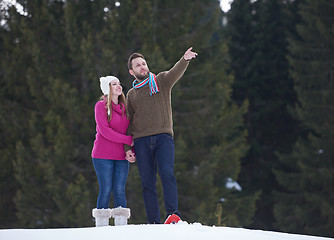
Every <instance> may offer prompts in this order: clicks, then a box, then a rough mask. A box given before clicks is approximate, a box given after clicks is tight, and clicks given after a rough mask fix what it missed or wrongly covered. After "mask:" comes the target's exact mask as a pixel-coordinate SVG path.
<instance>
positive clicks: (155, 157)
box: [134, 134, 179, 223]
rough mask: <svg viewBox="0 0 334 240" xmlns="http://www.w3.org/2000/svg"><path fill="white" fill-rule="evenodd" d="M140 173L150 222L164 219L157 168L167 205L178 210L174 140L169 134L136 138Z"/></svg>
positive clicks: (172, 211)
mask: <svg viewBox="0 0 334 240" xmlns="http://www.w3.org/2000/svg"><path fill="white" fill-rule="evenodd" d="M134 144H135V145H134V148H135V152H136V158H137V164H138V169H139V174H140V177H141V182H142V188H143V195H144V201H145V208H146V214H147V219H148V223H160V211H159V203H158V196H157V192H156V182H157V170H158V171H159V176H160V179H161V183H162V187H163V195H164V201H165V208H166V211H167V215H168V214H172V213H175V212H177V213H178V214H179V212H178V196H177V187H176V179H175V177H174V140H173V137H172V136H171V135H169V134H157V135H153V136H147V137H141V138H136V139H135V140H134Z"/></svg>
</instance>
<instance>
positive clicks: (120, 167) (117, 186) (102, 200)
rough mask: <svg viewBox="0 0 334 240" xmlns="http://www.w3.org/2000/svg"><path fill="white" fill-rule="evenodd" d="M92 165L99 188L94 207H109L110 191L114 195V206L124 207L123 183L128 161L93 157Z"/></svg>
mask: <svg viewBox="0 0 334 240" xmlns="http://www.w3.org/2000/svg"><path fill="white" fill-rule="evenodd" d="M93 165H94V168H95V172H96V175H97V180H98V181H99V189H100V191H99V196H98V199H97V206H96V208H98V209H101V208H105V209H107V208H109V201H110V197H111V193H112V194H113V197H114V207H115V208H116V207H119V206H121V207H124V208H126V197H125V184H126V179H127V177H128V173H129V162H128V161H127V160H109V159H100V158H93Z"/></svg>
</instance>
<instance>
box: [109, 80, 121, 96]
mask: <svg viewBox="0 0 334 240" xmlns="http://www.w3.org/2000/svg"><path fill="white" fill-rule="evenodd" d="M110 86H111V90H110V93H111V95H115V96H119V95H121V94H122V90H123V88H122V86H121V83H120V82H119V80H112V81H111V82H110Z"/></svg>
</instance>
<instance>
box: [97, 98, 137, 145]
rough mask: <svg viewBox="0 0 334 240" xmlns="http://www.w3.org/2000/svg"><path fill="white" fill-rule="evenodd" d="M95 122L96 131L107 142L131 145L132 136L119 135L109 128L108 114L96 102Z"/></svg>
mask: <svg viewBox="0 0 334 240" xmlns="http://www.w3.org/2000/svg"><path fill="white" fill-rule="evenodd" d="M95 121H96V127H97V130H98V131H99V132H100V133H101V135H102V136H103V137H104V138H106V139H108V140H109V141H111V142H116V143H123V144H129V145H130V144H131V143H132V136H127V135H125V134H121V133H119V132H116V131H115V130H113V129H112V128H110V127H109V124H108V114H107V111H106V109H105V105H104V103H102V102H97V103H96V105H95Z"/></svg>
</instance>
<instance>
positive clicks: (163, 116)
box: [125, 57, 189, 150]
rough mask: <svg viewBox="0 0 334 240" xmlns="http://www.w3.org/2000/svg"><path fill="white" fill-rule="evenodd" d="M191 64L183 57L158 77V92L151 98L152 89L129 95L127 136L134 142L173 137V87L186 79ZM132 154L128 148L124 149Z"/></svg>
mask: <svg viewBox="0 0 334 240" xmlns="http://www.w3.org/2000/svg"><path fill="white" fill-rule="evenodd" d="M188 65H189V61H186V60H184V58H183V57H182V58H181V59H180V60H179V61H178V62H177V63H176V64H175V65H174V66H173V67H172V68H171V69H170V70H169V71H165V72H161V73H159V74H158V75H157V76H156V81H157V84H158V87H159V90H160V91H159V92H158V93H156V94H152V95H150V93H149V86H148V84H146V85H145V86H143V87H141V88H139V89H135V88H131V89H130V90H129V92H128V94H127V112H128V115H129V117H130V125H129V128H128V132H127V134H128V135H133V138H134V139H135V138H140V137H145V136H151V135H155V134H160V133H169V134H171V135H173V134H174V133H173V117H172V101H171V92H172V87H173V86H174V84H175V83H176V82H177V81H178V80H179V79H180V78H181V77H182V76H183V74H184V72H185V71H186V69H187V67H188ZM125 149H126V150H129V149H130V148H129V146H127V147H125Z"/></svg>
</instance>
